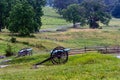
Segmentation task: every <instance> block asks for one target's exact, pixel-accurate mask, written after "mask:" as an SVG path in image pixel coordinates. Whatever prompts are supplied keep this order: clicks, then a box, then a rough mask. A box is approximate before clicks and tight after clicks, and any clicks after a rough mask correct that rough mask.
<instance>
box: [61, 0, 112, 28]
mask: <svg viewBox="0 0 120 80" xmlns="http://www.w3.org/2000/svg"><path fill="white" fill-rule="evenodd" d="M62 15H63V17H64V18H65V19H66V20H67V21H72V22H73V24H75V23H76V22H80V24H81V25H83V24H89V26H90V28H99V24H98V23H97V22H98V21H100V22H101V23H103V24H106V25H108V23H109V21H110V19H111V16H110V14H108V13H107V12H106V6H105V4H104V3H103V2H102V1H101V0H97V1H95V0H89V1H88V0H85V1H84V2H82V3H81V4H80V5H77V4H73V5H70V6H68V7H67V9H65V10H63V13H62Z"/></svg>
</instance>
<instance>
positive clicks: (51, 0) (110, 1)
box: [47, 0, 120, 18]
mask: <svg viewBox="0 0 120 80" xmlns="http://www.w3.org/2000/svg"><path fill="white" fill-rule="evenodd" d="M84 1H90V0H66V1H64V0H47V5H49V6H52V7H54V8H57V9H58V10H61V9H65V8H67V6H68V5H70V4H81V3H83V2H84ZM94 1H96V0H94ZM101 1H102V2H103V3H104V4H105V5H106V6H107V11H108V12H110V13H111V14H112V16H113V17H116V18H120V12H119V11H120V9H119V8H120V0H101Z"/></svg>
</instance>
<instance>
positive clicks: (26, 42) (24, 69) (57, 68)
mask: <svg viewBox="0 0 120 80" xmlns="http://www.w3.org/2000/svg"><path fill="white" fill-rule="evenodd" d="M43 10H44V14H45V15H44V16H43V17H42V22H43V26H42V27H41V28H42V29H55V28H60V27H63V26H64V27H71V23H68V22H66V21H65V20H64V19H62V18H61V16H60V15H58V14H57V13H56V12H55V10H53V9H52V8H49V7H45V8H44V9H43ZM102 27H103V29H89V28H87V29H86V26H85V27H83V28H82V29H73V28H68V30H67V31H65V32H57V31H54V32H43V33H36V34H33V35H34V37H18V36H15V38H16V40H17V42H16V43H11V42H10V39H11V36H10V33H9V32H6V30H5V31H3V32H1V33H0V55H4V54H5V50H6V49H7V45H8V44H9V45H11V47H12V51H13V52H14V53H17V52H18V51H19V50H20V49H21V48H25V47H30V48H33V53H34V54H33V56H26V57H20V58H15V57H14V56H13V57H8V58H6V59H12V61H10V62H9V63H5V64H8V65H9V66H8V67H6V68H0V80H120V76H119V75H120V59H117V58H116V56H115V55H105V54H100V53H97V52H91V53H86V54H79V55H74V56H70V57H69V60H68V62H67V63H66V64H62V65H52V63H51V62H47V63H45V64H44V65H41V66H39V68H38V69H31V68H32V65H33V64H35V63H37V62H40V61H42V60H44V59H46V58H48V57H49V53H50V52H46V51H50V50H52V49H53V48H55V47H56V46H64V47H66V48H83V47H85V46H106V45H108V46H109V45H110V46H111V45H120V35H119V34H120V19H114V18H113V19H112V20H111V21H110V24H109V26H104V25H102ZM6 59H5V60H6ZM3 60H4V59H1V60H0V62H1V61H3ZM0 65H1V63H0Z"/></svg>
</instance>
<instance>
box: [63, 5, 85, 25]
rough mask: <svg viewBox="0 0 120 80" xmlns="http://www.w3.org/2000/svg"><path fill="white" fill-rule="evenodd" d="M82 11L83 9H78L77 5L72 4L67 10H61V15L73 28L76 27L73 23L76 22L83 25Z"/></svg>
mask: <svg viewBox="0 0 120 80" xmlns="http://www.w3.org/2000/svg"><path fill="white" fill-rule="evenodd" d="M84 11H85V10H84V7H80V6H79V5H78V4H72V5H70V6H68V7H67V9H63V11H62V15H63V18H65V19H66V20H67V21H69V22H72V23H73V27H76V25H75V23H77V22H81V23H82V24H81V25H83V24H84V21H85V20H83V18H84Z"/></svg>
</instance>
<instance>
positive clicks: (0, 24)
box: [0, 0, 5, 32]
mask: <svg viewBox="0 0 120 80" xmlns="http://www.w3.org/2000/svg"><path fill="white" fill-rule="evenodd" d="M4 9H5V3H4V1H3V0H0V32H1V29H2V27H3V26H4V22H3V21H4V18H3V17H4Z"/></svg>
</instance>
